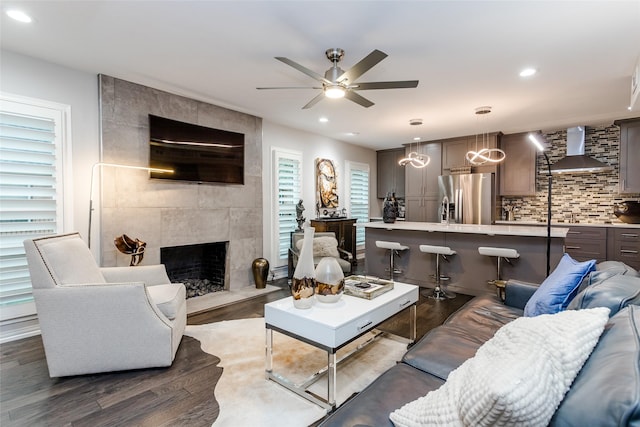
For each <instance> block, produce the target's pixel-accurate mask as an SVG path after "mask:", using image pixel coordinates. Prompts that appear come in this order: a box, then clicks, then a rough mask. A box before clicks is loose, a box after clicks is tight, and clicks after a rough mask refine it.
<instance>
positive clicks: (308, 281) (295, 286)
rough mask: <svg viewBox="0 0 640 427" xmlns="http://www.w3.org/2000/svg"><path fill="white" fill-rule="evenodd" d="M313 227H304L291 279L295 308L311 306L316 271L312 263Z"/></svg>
mask: <svg viewBox="0 0 640 427" xmlns="http://www.w3.org/2000/svg"><path fill="white" fill-rule="evenodd" d="M314 233H315V228H313V227H305V229H304V239H303V241H302V249H301V250H300V256H299V257H298V264H296V269H295V271H294V272H293V278H292V279H291V296H292V297H293V306H294V307H295V308H311V306H312V305H313V295H314V293H315V287H316V271H315V267H314V265H313V235H314Z"/></svg>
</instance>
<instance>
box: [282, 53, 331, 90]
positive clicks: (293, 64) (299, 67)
mask: <svg viewBox="0 0 640 427" xmlns="http://www.w3.org/2000/svg"><path fill="white" fill-rule="evenodd" d="M275 58H276V59H277V60H278V61H280V62H284V63H285V64H287V65H289V66H290V67H293V68H295V69H296V70H298V71H300V72H302V73H304V74H306V75H307V76H309V77H311V78H313V79H316V80H318V81H319V82H323V83H327V84H332V82H331V81H329V80H327V79H325V78H324V76H321V75H320V74H318V73H316V72H315V71H311V70H310V69H308V68H307V67H305V66H303V65H300V64H298V63H297V62H294V61H292V60H290V59H289V58H284V57H282V56H276V57H275Z"/></svg>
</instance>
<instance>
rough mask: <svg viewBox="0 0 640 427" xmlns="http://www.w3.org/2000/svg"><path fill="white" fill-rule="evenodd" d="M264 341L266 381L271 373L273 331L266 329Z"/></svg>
mask: <svg viewBox="0 0 640 427" xmlns="http://www.w3.org/2000/svg"><path fill="white" fill-rule="evenodd" d="M265 331H266V339H265V358H266V360H265V362H266V363H265V366H266V368H265V371H266V372H265V373H266V377H267V379H268V378H269V374H270V373H271V372H272V371H273V329H270V328H266V330H265Z"/></svg>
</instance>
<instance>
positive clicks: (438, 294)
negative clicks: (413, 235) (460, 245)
mask: <svg viewBox="0 0 640 427" xmlns="http://www.w3.org/2000/svg"><path fill="white" fill-rule="evenodd" d="M420 252H423V253H427V254H435V256H436V274H435V284H436V287H435V288H434V289H433V293H432V294H431V295H429V298H433V299H435V300H444V299H447V298H455V297H456V295H455V294H453V293H447V292H445V291H444V290H443V289H442V287H441V286H440V285H441V282H442V281H443V280H449V277H447V276H443V275H441V274H440V257H442V259H443V260H445V261H447V262H449V259H448V258H447V257H448V256H451V255H455V254H456V251H454V250H452V249H451V248H450V247H448V246H431V245H420Z"/></svg>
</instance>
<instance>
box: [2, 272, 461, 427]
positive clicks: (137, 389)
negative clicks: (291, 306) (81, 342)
mask: <svg viewBox="0 0 640 427" xmlns="http://www.w3.org/2000/svg"><path fill="white" fill-rule="evenodd" d="M275 284H276V285H279V286H281V287H282V290H280V291H276V292H272V293H269V294H266V295H264V296H260V297H257V298H254V299H251V300H248V301H243V302H239V303H235V304H232V305H229V306H226V307H221V308H217V309H215V310H211V311H209V312H205V313H200V314H197V315H193V316H190V317H189V319H188V323H189V324H203V323H211V322H217V321H221V320H230V319H242V318H249V317H262V316H263V315H264V304H265V303H267V302H270V301H274V300H276V299H279V298H283V297H285V296H288V295H290V294H289V290H288V287H287V285H286V280H280V281H277V282H276V283H275ZM423 293H428V291H425V292H423ZM469 299H471V297H469V296H466V295H458V296H457V297H456V298H455V299H451V300H446V301H434V300H432V299H429V298H426V297H425V296H424V295H421V296H420V300H419V303H418V309H417V313H418V337H422V336H423V335H424V334H425V333H426V332H428V331H429V330H430V329H432V328H433V327H435V326H437V325H440V324H441V323H442V322H443V321H444V320H445V319H446V318H447V317H448V316H449V314H451V313H452V312H453V311H455V310H457V309H458V308H459V307H460V306H461V305H463V304H464V303H465V302H467V301H468V300H469ZM380 329H382V330H386V331H390V332H394V333H397V334H399V335H403V336H406V334H407V331H408V313H407V312H404V313H400V314H399V315H397V316H395V317H393V318H391V319H389V320H388V321H386V322H385V323H383V324H382V325H380ZM0 353H1V354H0V425H2V426H3V427H9V426H21V427H22V426H92V427H95V426H154V427H155V426H210V425H211V424H212V423H213V421H214V420H215V419H216V417H217V414H218V409H219V408H218V404H217V402H216V401H215V398H214V388H215V384H216V382H217V381H218V379H219V378H220V376H221V375H222V368H219V367H218V366H217V365H218V363H219V362H220V360H219V359H218V358H217V357H215V356H212V355H209V354H207V353H205V352H203V351H202V350H201V349H200V342H199V341H197V340H195V339H193V338H191V337H186V336H185V337H183V339H182V342H181V344H180V348H179V349H178V352H177V355H176V358H175V361H174V363H173V365H172V366H171V367H170V368H158V369H142V370H134V371H125V372H115V373H106V374H96V375H81V376H75V377H67V378H56V379H52V378H49V374H48V371H47V366H46V361H45V356H44V349H43V347H42V339H41V338H40V336H37V337H31V338H26V339H23V340H20V341H14V342H11V343H7V344H3V345H2V348H1V352H0Z"/></svg>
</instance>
